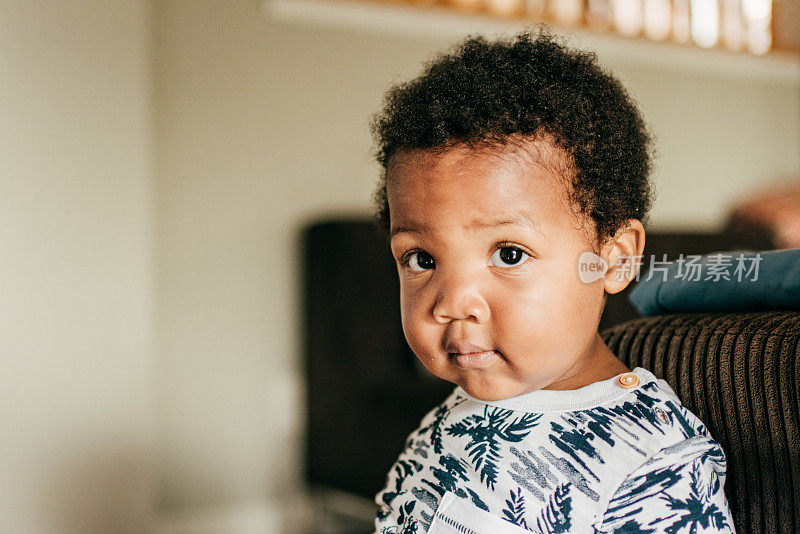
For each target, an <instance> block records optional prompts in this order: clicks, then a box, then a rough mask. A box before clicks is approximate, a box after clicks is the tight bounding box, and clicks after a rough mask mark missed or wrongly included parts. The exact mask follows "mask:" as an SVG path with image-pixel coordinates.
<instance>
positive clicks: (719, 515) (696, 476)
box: [662, 460, 728, 534]
mask: <svg viewBox="0 0 800 534" xmlns="http://www.w3.org/2000/svg"><path fill="white" fill-rule="evenodd" d="M701 461H702V460H697V461H695V462H694V464H693V465H692V472H691V473H690V479H691V482H690V484H689V486H690V488H691V493H690V494H689V496H688V497H687V498H686V499H685V500H682V499H676V498H674V497H672V496H670V495H669V494H665V495H663V496H662V498H663V499H666V500H667V502H668V506H669V508H670V509H671V510H676V511H678V512H685V513H683V514H682V515H681V516H680V517H679V518H678V520H677V521H675V522H674V523H672V524H671V525H670V526H669V527H667V528H666V529H665V530H664V532H667V533H668V534H675V533H677V532H679V531H680V530H681V529H682V528H684V527H686V526H688V527H689V532H697V526H698V525H700V526H702V527H703V528H704V529H705V528H708V527H709V526H713V527H715V528H717V529H721V528H722V527H726V526H728V523H727V521H726V520H725V514H724V513H723V512H722V510H720V509H719V508H718V507H717V505H716V504H713V503H711V504H708V501H709V500H710V498H711V496H712V495H714V494H715V493H717V492H718V491H719V488H720V483H719V478H718V477H717V476H716V473H714V474H713V476H712V480H711V481H710V482H709V483H708V485H706V484H703V482H702V479H703V475H702V471H701V469H702V468H701V467H700V465H699V464H700V462H701Z"/></svg>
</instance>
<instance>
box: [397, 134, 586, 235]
mask: <svg viewBox="0 0 800 534" xmlns="http://www.w3.org/2000/svg"><path fill="white" fill-rule="evenodd" d="M572 179H573V172H572V170H571V166H570V165H569V163H568V159H567V156H566V154H565V152H564V151H563V150H562V149H561V148H559V147H557V146H556V145H555V144H554V143H553V142H552V141H549V140H547V139H541V140H538V141H530V142H527V143H524V144H523V143H516V142H515V143H509V144H506V145H504V146H495V147H491V146H488V147H487V146H481V147H479V148H474V147H468V146H465V145H458V146H454V147H451V148H448V149H437V150H408V151H403V152H400V153H398V154H395V155H394V156H392V160H391V161H390V162H389V166H388V169H387V197H388V201H389V215H390V224H391V227H392V231H395V230H396V229H397V228H398V227H403V228H407V227H414V226H424V225H431V224H432V223H434V222H437V221H438V222H440V223H442V224H444V223H447V222H463V221H464V220H466V219H470V220H471V221H475V220H478V221H482V222H487V223H491V222H492V221H496V220H500V219H505V220H519V219H525V220H527V221H530V222H532V223H533V224H535V225H536V226H537V227H539V228H541V229H542V230H545V229H546V230H547V231H548V232H549V233H550V234H552V232H553V230H554V229H556V228H560V227H564V226H569V227H571V228H573V229H574V230H581V231H583V227H584V226H585V217H584V216H582V214H580V213H578V212H577V211H576V207H575V206H574V205H573V203H572V202H571V200H570V193H571V191H572Z"/></svg>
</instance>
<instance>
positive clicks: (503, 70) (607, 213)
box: [370, 26, 652, 243]
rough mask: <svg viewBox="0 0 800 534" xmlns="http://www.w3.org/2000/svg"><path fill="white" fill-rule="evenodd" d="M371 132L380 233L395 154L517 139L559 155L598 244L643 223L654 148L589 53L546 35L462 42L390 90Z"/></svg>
mask: <svg viewBox="0 0 800 534" xmlns="http://www.w3.org/2000/svg"><path fill="white" fill-rule="evenodd" d="M370 126H371V130H372V133H373V136H374V138H375V141H376V143H377V145H378V148H377V153H376V158H377V160H378V162H379V163H380V164H381V166H382V172H381V177H380V180H379V183H378V188H377V190H376V192H375V203H376V216H377V222H378V225H379V227H380V228H381V229H382V230H384V231H388V228H389V204H388V200H387V196H386V183H387V182H386V181H387V171H388V169H389V164H390V160H391V158H392V156H393V155H394V154H396V153H398V151H401V150H409V149H447V148H450V147H454V146H456V145H466V146H469V147H479V148H486V147H487V146H488V147H497V146H498V145H500V146H502V145H504V144H506V141H508V140H509V139H511V138H512V136H516V137H519V136H520V135H521V136H524V138H530V139H534V140H536V139H543V138H545V137H546V138H548V139H552V140H553V141H554V142H555V143H556V144H557V145H558V146H559V147H561V148H562V149H563V151H564V153H565V154H566V155H567V158H568V160H567V161H568V168H570V169H572V172H571V173H569V174H570V175H571V176H570V177H571V181H572V188H571V190H570V198H571V200H572V202H573V203H574V204H575V205H576V206H577V207H578V208H579V210H580V212H582V213H583V214H585V215H586V216H587V217H589V218H591V219H592V220H593V221H594V223H595V229H596V232H597V241H598V243H601V242H603V241H604V240H605V239H607V238H609V237H611V236H613V235H614V234H615V233H616V232H617V231H618V230H619V229H620V228H621V227H622V226H623V225H624V224H625V221H626V220H627V219H630V218H633V219H638V220H640V221H642V222H643V223H644V222H646V218H647V213H648V211H649V209H650V206H651V202H652V186H651V184H650V180H649V175H650V171H651V166H652V156H651V146H652V141H651V136H650V135H649V133H648V131H647V127H646V126H645V123H644V121H643V119H642V117H641V114H640V113H639V110H638V109H637V106H636V104H635V102H634V101H633V100H632V99H631V97H630V96H629V95H628V93H627V91H626V90H625V88H624V87H623V86H622V84H621V83H620V81H619V80H617V79H616V78H615V77H614V76H612V75H611V74H609V73H608V72H606V71H605V70H604V69H603V68H602V67H600V65H598V63H597V56H596V55H595V54H594V53H591V52H583V51H577V50H572V49H569V48H567V47H566V46H564V45H563V44H562V43H561V42H559V41H558V40H557V39H556V38H555V37H553V36H552V34H551V33H550V31H549V29H548V28H547V27H546V26H539V27H538V28H537V29H536V30H535V31H534V30H532V29H526V30H525V31H523V32H522V33H519V34H518V35H516V36H515V37H514V38H511V39H498V40H496V41H488V40H487V39H486V38H484V37H480V36H478V37H468V38H467V39H465V40H464V41H462V42H461V43H459V44H457V45H456V46H455V47H454V48H453V49H452V50H451V51H450V52H448V53H444V54H441V55H439V56H438V57H436V58H435V59H434V60H433V61H431V62H429V63H428V64H427V65H426V67H425V69H424V71H423V73H422V74H421V75H420V76H418V77H417V78H415V79H413V80H411V81H408V82H405V83H399V84H397V85H395V86H393V87H392V88H390V89H389V91H388V92H387V93H386V96H385V99H384V106H383V109H382V111H381V112H380V113H378V114H376V115H375V116H374V117H373V118H372V121H371V124H370Z"/></svg>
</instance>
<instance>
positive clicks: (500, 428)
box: [446, 406, 542, 489]
mask: <svg viewBox="0 0 800 534" xmlns="http://www.w3.org/2000/svg"><path fill="white" fill-rule="evenodd" d="M513 414H514V412H512V411H511V410H504V409H501V408H489V406H485V407H484V410H483V415H471V416H469V417H467V418H465V419H463V420H461V421H459V422H458V423H455V424H453V425H451V426H450V427H448V428H447V430H446V432H447V433H448V434H449V435H451V436H455V437H462V436H467V437H469V438H470V442H469V443H468V444H467V446H466V447H465V450H466V451H468V455H469V458H470V461H471V462H472V465H473V467H474V468H475V470H476V471H478V472H479V473H480V479H481V482H482V483H485V484H486V485H487V487H488V488H489V489H494V485H495V483H496V481H497V471H498V467H497V463H498V461H499V460H500V441H501V440H502V441H506V442H512V443H518V442H520V441H522V440H523V439H524V438H525V436H527V435H528V434H529V433H530V431H531V429H532V428H533V427H535V426H536V425H537V424H538V423H539V419H540V418H541V417H542V416H541V414H525V415H523V416H521V417H519V418H516V419H511V416H512V415H513Z"/></svg>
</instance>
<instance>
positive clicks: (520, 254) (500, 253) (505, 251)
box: [492, 247, 531, 267]
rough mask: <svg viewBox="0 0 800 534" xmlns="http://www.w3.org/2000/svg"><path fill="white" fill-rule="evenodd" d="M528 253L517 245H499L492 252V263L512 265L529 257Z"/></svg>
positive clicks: (519, 263)
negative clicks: (499, 246)
mask: <svg viewBox="0 0 800 534" xmlns="http://www.w3.org/2000/svg"><path fill="white" fill-rule="evenodd" d="M530 257H531V256H530V254H528V253H527V252H525V251H524V250H522V249H521V248H518V247H501V248H498V249H497V250H495V251H494V253H492V263H493V264H494V265H495V266H497V267H514V266H516V265H521V264H523V263H525V261H527V259H528V258H530Z"/></svg>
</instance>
